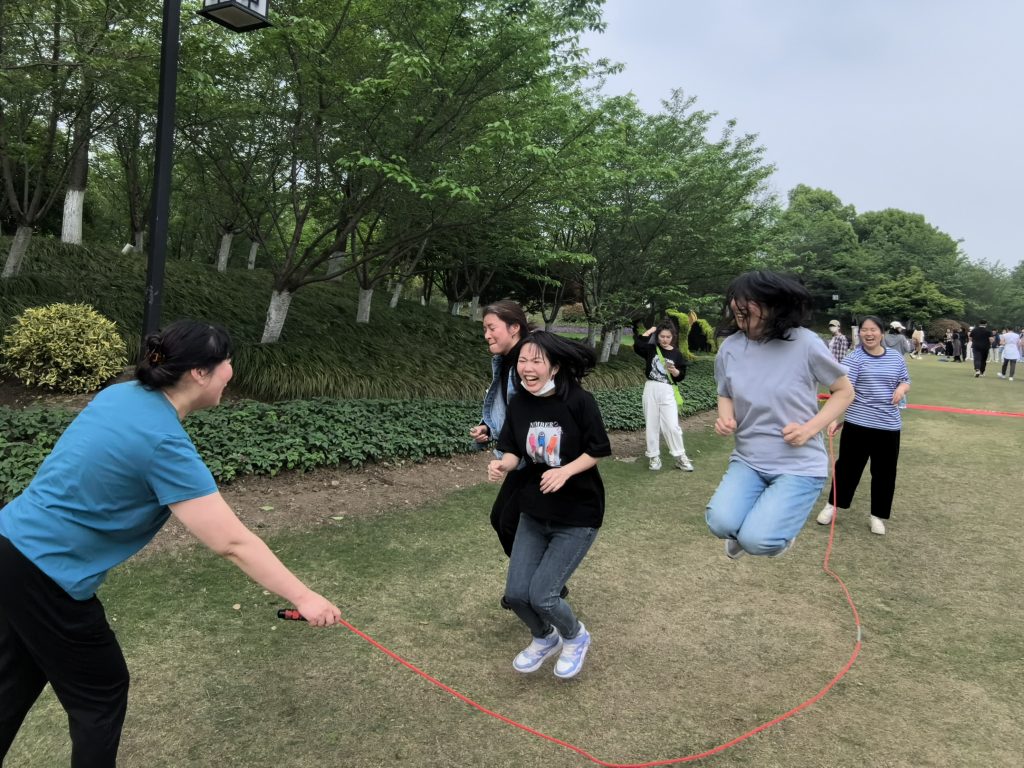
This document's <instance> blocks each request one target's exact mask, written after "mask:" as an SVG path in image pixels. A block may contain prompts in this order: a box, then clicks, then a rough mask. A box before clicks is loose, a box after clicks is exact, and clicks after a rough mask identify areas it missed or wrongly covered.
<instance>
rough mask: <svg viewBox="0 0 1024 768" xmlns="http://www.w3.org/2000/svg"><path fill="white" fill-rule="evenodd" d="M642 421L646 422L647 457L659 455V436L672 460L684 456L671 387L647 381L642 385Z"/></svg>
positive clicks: (677, 411)
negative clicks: (663, 437)
mask: <svg viewBox="0 0 1024 768" xmlns="http://www.w3.org/2000/svg"><path fill="white" fill-rule="evenodd" d="M644 419H645V420H646V422H647V456H648V457H649V458H654V457H655V456H660V455H661V446H660V445H659V443H658V437H659V435H664V436H665V442H666V443H667V444H668V452H669V453H670V454H671V455H672V457H673V458H675V457H676V456H685V455H686V449H685V448H683V429H682V427H680V426H679V410H678V407H677V406H676V398H675V395H674V394H672V385H670V384H664V383H662V382H660V381H651V380H650V379H648V380H647V383H646V384H645V385H644Z"/></svg>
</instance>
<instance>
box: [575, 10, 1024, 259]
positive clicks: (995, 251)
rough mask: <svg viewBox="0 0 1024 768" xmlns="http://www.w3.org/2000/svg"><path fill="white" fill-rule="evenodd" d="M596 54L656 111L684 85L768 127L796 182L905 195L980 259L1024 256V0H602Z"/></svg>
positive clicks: (863, 197)
mask: <svg viewBox="0 0 1024 768" xmlns="http://www.w3.org/2000/svg"><path fill="white" fill-rule="evenodd" d="M604 18H605V21H606V22H607V29H606V31H605V32H604V33H603V34H600V35H588V36H587V37H585V38H584V44H585V45H586V46H587V47H589V48H590V50H591V54H592V57H607V58H609V59H612V60H614V61H618V62H621V63H623V64H625V65H626V69H625V71H624V72H623V73H622V74H619V75H616V76H614V77H613V78H611V79H610V81H609V83H608V84H607V86H606V88H605V92H606V93H608V94H623V93H626V92H628V91H632V92H633V93H634V94H636V96H637V98H638V100H639V102H640V105H641V107H643V108H644V109H645V110H646V111H648V112H656V111H658V110H659V109H660V108H661V101H662V100H663V99H665V98H667V97H668V95H669V94H670V92H671V91H672V89H673V88H681V89H682V90H683V91H684V92H685V93H687V94H688V95H692V96H696V97H697V106H698V107H699V108H701V109H704V110H707V111H711V112H717V113H719V115H720V116H721V117H722V118H723V119H724V118H735V119H736V120H737V121H738V124H737V130H738V131H739V132H741V133H756V134H758V136H759V139H760V143H761V144H762V145H764V147H765V148H766V149H767V159H768V160H769V162H771V163H773V164H774V165H775V166H776V167H777V170H776V173H775V175H774V177H773V179H772V185H773V187H774V188H775V191H776V192H777V193H778V194H779V196H780V198H781V199H782V200H783V201H784V200H785V195H786V193H787V192H788V191H789V190H790V189H792V188H793V187H794V186H796V185H797V184H808V185H810V186H813V187H822V188H824V189H829V190H831V191H832V192H835V193H836V194H837V195H838V196H839V197H840V199H841V200H842V201H843V202H844V203H847V204H852V205H853V206H855V207H856V209H857V211H858V213H860V212H864V211H874V210H881V209H884V208H899V209H902V210H905V211H911V212H914V213H920V214H922V215H924V217H925V219H927V221H928V222H929V223H930V224H932V225H933V226H935V227H937V228H938V229H940V230H942V231H943V232H945V233H947V234H949V235H950V236H952V237H953V238H954V239H957V240H962V241H963V242H962V244H961V248H962V249H963V251H964V252H965V253H966V254H967V256H968V257H969V258H970V259H971V260H972V261H980V260H981V259H985V260H987V261H989V262H990V263H997V262H999V263H1002V264H1003V265H1004V266H1007V267H1013V266H1015V265H1016V264H1017V263H1018V262H1020V261H1021V260H1022V259H1024V234H1022V233H1024V147H1022V144H1024V83H1022V77H1024V2H1018V0H606V3H605V9H604Z"/></svg>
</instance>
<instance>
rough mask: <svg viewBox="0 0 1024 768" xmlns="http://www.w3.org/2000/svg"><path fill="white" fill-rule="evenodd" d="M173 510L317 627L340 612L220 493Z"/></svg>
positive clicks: (199, 536)
mask: <svg viewBox="0 0 1024 768" xmlns="http://www.w3.org/2000/svg"><path fill="white" fill-rule="evenodd" d="M170 507H171V512H173V513H174V516H175V517H177V518H178V519H179V520H180V521H181V522H182V524H183V525H184V526H185V527H186V528H188V529H189V530H190V531H191V532H192V533H193V534H195V536H196V538H197V539H199V540H200V541H201V542H203V544H205V545H206V546H208V547H209V548H210V549H212V550H213V551H214V552H216V553H217V554H218V555H220V556H221V557H224V558H227V559H228V560H230V561H231V562H233V563H234V564H235V565H237V566H238V567H239V568H240V569H241V570H242V571H243V572H244V573H245V575H246V576H248V577H249V578H251V579H252V580H253V581H255V582H256V583H257V584H259V585H260V586H262V587H265V588H266V589H269V590H270V591H271V592H273V593H274V594H276V595H279V596H280V597H282V598H284V599H285V600H287V601H288V602H290V603H291V604H292V605H294V606H295V607H296V608H297V609H298V611H299V613H301V614H302V617H303V618H304V619H306V620H307V621H308V622H309V623H310V624H312V625H313V626H316V627H328V626H330V625H332V624H336V623H337V622H338V619H339V618H341V611H340V610H338V608H337V606H335V605H334V604H332V603H331V602H330V601H328V600H327V599H326V598H324V597H322V596H321V595H318V594H317V593H316V592H314V591H313V590H311V589H310V588H309V587H307V586H306V585H305V584H303V583H302V582H301V581H299V579H298V578H297V577H296V576H295V575H294V574H293V573H292V572H291V571H289V570H288V569H287V568H286V567H285V566H284V563H282V562H281V561H280V560H278V559H277V555H275V554H274V553H273V552H271V551H270V547H268V546H267V545H266V543H265V542H264V541H263V539H261V538H260V537H259V536H257V535H256V534H255V533H253V532H252V531H250V530H249V529H248V528H246V527H245V526H244V525H242V521H241V520H239V519H238V517H237V516H236V515H235V513H234V512H233V511H232V510H231V507H229V506H228V503H227V502H226V501H224V497H223V496H221V495H220V493H219V492H217V493H212V494H210V495H209V496H203V497H201V498H198V499H189V500H188V501H179V502H177V503H175V504H171V505H170Z"/></svg>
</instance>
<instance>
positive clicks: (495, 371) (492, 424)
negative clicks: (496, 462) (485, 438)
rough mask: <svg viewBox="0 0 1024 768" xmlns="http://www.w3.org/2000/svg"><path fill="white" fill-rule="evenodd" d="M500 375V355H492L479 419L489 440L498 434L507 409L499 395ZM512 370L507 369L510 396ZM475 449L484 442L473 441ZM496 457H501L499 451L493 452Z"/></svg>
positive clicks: (482, 445)
mask: <svg viewBox="0 0 1024 768" xmlns="http://www.w3.org/2000/svg"><path fill="white" fill-rule="evenodd" d="M500 376H501V355H494V357H492V358H491V385H490V386H489V387H488V388H487V392H486V393H485V394H484V408H483V413H482V414H481V416H480V421H481V423H483V424H486V425H487V430H488V432H489V433H490V436H491V440H492V441H493V440H497V439H498V435H499V434H500V433H501V428H502V427H503V426H504V425H505V413H506V412H507V410H508V404H507V403H506V402H505V400H504V399H503V398H502V397H501V382H500V381H499V377H500ZM511 376H512V372H511V371H509V382H508V392H509V397H510V398H511V396H512V393H513V390H512V380H511ZM474 445H475V446H476V448H477V450H480V451H482V450H483V449H484V445H485V444H484V443H474ZM494 453H495V455H496V456H498V458H501V454H500V452H499V451H495V452H494Z"/></svg>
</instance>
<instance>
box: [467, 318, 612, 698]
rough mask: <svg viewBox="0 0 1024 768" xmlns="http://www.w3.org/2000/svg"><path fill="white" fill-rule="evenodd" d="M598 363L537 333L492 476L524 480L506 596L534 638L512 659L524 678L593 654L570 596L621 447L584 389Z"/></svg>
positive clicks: (569, 671) (574, 668)
mask: <svg viewBox="0 0 1024 768" xmlns="http://www.w3.org/2000/svg"><path fill="white" fill-rule="evenodd" d="M595 363H596V358H595V355H594V351H593V350H592V349H590V347H587V346H585V345H583V344H580V343H579V342H575V341H570V340H568V339H562V338H560V337H558V336H555V335H554V334H551V333H547V332H545V331H534V332H533V333H531V334H530V335H529V336H527V337H526V340H525V341H524V342H523V345H522V347H521V348H520V350H519V359H518V362H517V366H516V372H517V376H516V378H517V383H518V386H519V394H517V395H516V397H515V399H514V400H513V401H512V402H511V403H509V408H508V418H507V419H506V420H505V426H504V427H502V430H501V435H500V436H499V438H498V449H499V450H500V451H502V457H501V458H500V459H495V460H494V461H492V462H491V463H490V465H489V466H488V469H487V477H488V479H489V480H490V481H491V482H498V481H499V480H502V479H504V478H505V477H506V476H507V475H508V474H509V473H510V472H517V473H518V474H519V475H520V476H521V477H522V480H521V482H520V487H519V491H518V493H517V494H516V496H515V500H516V508H517V511H518V512H519V513H520V518H519V528H518V530H517V531H516V539H515V545H514V546H513V547H512V559H511V560H510V561H509V565H508V579H507V581H506V583H505V596H506V598H507V600H508V602H509V604H510V605H511V607H512V610H513V611H515V613H516V616H518V617H519V618H520V619H521V620H522V622H523V623H524V624H525V625H526V626H527V627H528V628H529V630H530V634H531V635H532V636H533V638H532V640H531V641H530V644H529V645H528V646H527V647H526V648H524V649H523V650H522V652H520V653H519V654H518V655H517V656H516V657H515V659H514V660H513V662H512V666H513V668H514V669H515V670H516V671H517V672H522V673H528V672H535V671H536V670H538V669H540V667H541V665H542V664H543V663H544V662H545V661H546V660H547V659H549V658H551V657H553V656H555V655H557V656H558V660H557V662H556V663H555V677H560V678H570V677H575V676H576V675H577V674H579V671H580V669H581V668H582V667H583V660H584V658H585V657H586V655H587V649H588V648H589V647H590V633H589V632H588V631H587V628H586V627H585V626H583V623H582V622H581V621H580V620H579V619H577V618H576V614H575V613H574V612H573V610H572V607H571V606H570V605H569V603H568V602H566V600H565V598H564V596H562V590H563V588H564V587H565V583H566V581H567V580H568V579H569V577H570V576H572V574H573V573H574V572H575V571H576V568H577V567H579V564H580V563H581V562H582V561H583V558H584V557H585V556H586V554H587V552H588V551H589V549H590V546H591V545H592V544H593V543H594V539H595V538H597V531H598V529H599V528H600V527H601V524H602V523H603V522H604V505H605V498H604V484H603V483H602V482H601V475H600V473H599V472H598V471H597V460H598V459H599V458H601V457H602V456H608V455H610V454H611V444H610V442H609V440H608V433H607V432H606V431H605V428H604V422H603V421H602V419H601V411H600V410H599V409H598V407H597V401H596V400H594V396H593V395H591V394H590V393H589V392H587V391H586V390H585V389H583V387H581V386H580V380H581V379H582V378H583V377H584V376H585V375H586V374H587V373H589V372H590V371H591V370H593V368H594V365H595ZM521 461H523V462H525V466H524V467H523V468H522V469H518V470H517V469H516V467H518V466H520V462H521Z"/></svg>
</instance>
